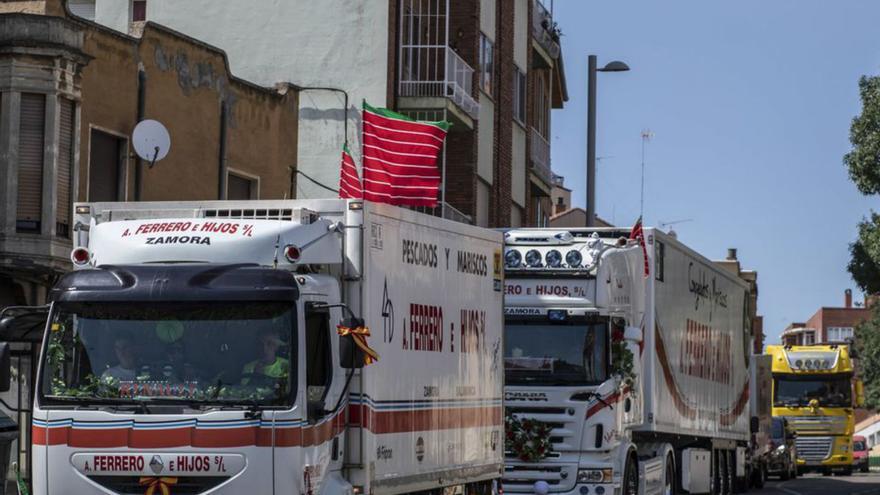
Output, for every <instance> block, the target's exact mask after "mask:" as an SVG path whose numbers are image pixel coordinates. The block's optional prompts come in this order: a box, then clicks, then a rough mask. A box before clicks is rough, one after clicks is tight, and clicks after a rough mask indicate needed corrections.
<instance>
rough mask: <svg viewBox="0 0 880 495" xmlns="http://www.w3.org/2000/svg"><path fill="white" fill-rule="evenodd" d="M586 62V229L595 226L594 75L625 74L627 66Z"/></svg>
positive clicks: (590, 58)
mask: <svg viewBox="0 0 880 495" xmlns="http://www.w3.org/2000/svg"><path fill="white" fill-rule="evenodd" d="M587 60H588V64H587V65H588V67H587V191H586V192H587V227H593V226H595V225H596V73H597V72H626V71H628V70H629V66H628V65H626V64H625V63H623V62H621V61H619V60H615V61H613V62H608V64H606V65H605V67H602V68H601V69H599V68H597V67H596V56H595V55H590V56H589V57H588V59H587Z"/></svg>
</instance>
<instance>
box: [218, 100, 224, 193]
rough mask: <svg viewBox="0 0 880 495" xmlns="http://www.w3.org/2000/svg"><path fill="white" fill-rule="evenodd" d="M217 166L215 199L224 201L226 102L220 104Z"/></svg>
mask: <svg viewBox="0 0 880 495" xmlns="http://www.w3.org/2000/svg"><path fill="white" fill-rule="evenodd" d="M217 165H218V168H219V172H220V180H219V181H217V188H218V191H217V197H218V198H219V199H226V101H221V102H220V149H219V159H218V163H217Z"/></svg>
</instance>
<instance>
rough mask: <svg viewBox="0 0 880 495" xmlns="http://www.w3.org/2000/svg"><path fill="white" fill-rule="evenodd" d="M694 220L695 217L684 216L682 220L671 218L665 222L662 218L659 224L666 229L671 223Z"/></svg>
mask: <svg viewBox="0 0 880 495" xmlns="http://www.w3.org/2000/svg"><path fill="white" fill-rule="evenodd" d="M693 221H694V219H693V218H682V219H681V220H671V221H669V222H664V221H663V220H660V221H659V222H657V226H658V227H660V228H661V229H665V228H666V227H669V226H670V225H675V224H677V223H685V222H693Z"/></svg>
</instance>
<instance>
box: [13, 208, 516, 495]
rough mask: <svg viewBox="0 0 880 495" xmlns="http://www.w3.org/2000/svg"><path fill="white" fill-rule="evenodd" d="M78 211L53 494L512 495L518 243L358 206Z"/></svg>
mask: <svg viewBox="0 0 880 495" xmlns="http://www.w3.org/2000/svg"><path fill="white" fill-rule="evenodd" d="M75 208H76V209H75V211H76V219H75V220H76V221H75V225H76V230H75V234H74V237H75V238H74V244H75V248H74V250H73V252H72V254H71V260H72V262H73V267H74V268H75V270H74V271H73V272H71V273H69V274H67V275H65V276H63V277H62V278H61V279H60V280H59V281H58V283H57V284H56V286H55V287H54V289H53V290H52V291H51V295H50V301H51V302H50V303H49V305H48V306H47V307H45V308H40V310H42V311H44V312H47V319H46V322H45V323H44V324H43V326H42V329H41V331H42V335H43V338H42V353H41V359H40V365H39V371H38V376H37V378H36V380H35V381H34V383H35V390H34V396H35V399H34V402H33V420H32V440H31V442H32V452H33V453H32V472H33V475H32V484H33V491H34V493H36V494H50V493H126V494H127V493H178V492H182V493H202V492H210V493H217V494H220V493H229V494H241V493H253V494H264V493H278V494H282V493H283V494H309V495H311V494H325V495H337V494H357V493H363V494H367V493H368V494H377V495H378V494H389V495H390V494H402V493H431V494H433V493H436V492H437V491H438V490H441V489H446V490H449V492H450V493H452V492H455V493H465V494H475V495H476V494H480V495H482V494H489V493H492V492H493V490H494V489H495V480H497V479H498V478H500V476H501V472H502V467H503V458H502V456H503V453H502V449H503V438H502V432H503V423H502V383H503V375H502V373H503V370H502V369H501V356H500V353H501V338H502V334H501V331H502V280H501V277H502V273H501V266H500V259H501V250H502V236H501V234H500V233H498V232H494V231H489V230H485V229H480V228H476V227H472V226H469V225H464V224H460V223H454V222H449V221H446V220H442V219H438V218H435V217H431V216H428V215H424V214H420V213H417V212H413V211H409V210H405V209H401V208H396V207H391V206H387V205H379V204H372V203H368V202H361V201H352V200H314V201H298V200H294V201H246V202H234V201H204V202H155V203H150V202H142V203H91V204H88V203H82V204H76V205H75ZM33 314H34V313H33V312H31V313H28V312H27V311H23V310H22V308H18V309H15V310H13V311H11V312H8V313H7V314H6V315H5V316H6V317H5V318H4V319H3V323H2V324H0V327H2V328H3V332H4V333H3V334H2V335H8V334H9V332H11V331H12V330H13V329H14V328H15V327H16V320H18V321H22V320H26V319H28V318H30V321H33ZM0 352H6V348H5V347H3V346H0ZM2 362H4V361H3V359H2V356H0V363H2ZM6 362H7V363H8V361H6ZM0 375H2V373H0Z"/></svg>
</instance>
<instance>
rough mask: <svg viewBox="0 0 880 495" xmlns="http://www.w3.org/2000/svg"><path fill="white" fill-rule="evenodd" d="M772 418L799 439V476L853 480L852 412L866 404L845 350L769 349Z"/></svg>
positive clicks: (827, 347)
mask: <svg viewBox="0 0 880 495" xmlns="http://www.w3.org/2000/svg"><path fill="white" fill-rule="evenodd" d="M766 352H767V354H770V355H771V356H772V357H773V417H775V418H784V419H786V421H787V422H788V424H789V426H791V428H792V429H794V431H795V432H796V433H797V441H796V444H797V453H798V459H797V465H798V472H800V473H804V472H810V471H816V472H821V473H823V474H826V475H830V474H832V473H839V474H846V475H848V474H851V473H852V469H853V466H852V464H853V429H854V419H853V418H854V416H853V409H854V408H855V407H858V406H859V405H860V404H861V403H862V401H863V395H862V387H861V382H860V381H858V380H854V377H853V372H854V368H853V363H852V360H851V356H850V350H849V346H847V345H836V344H828V345H808V346H788V345H786V346H767V351H766Z"/></svg>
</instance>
